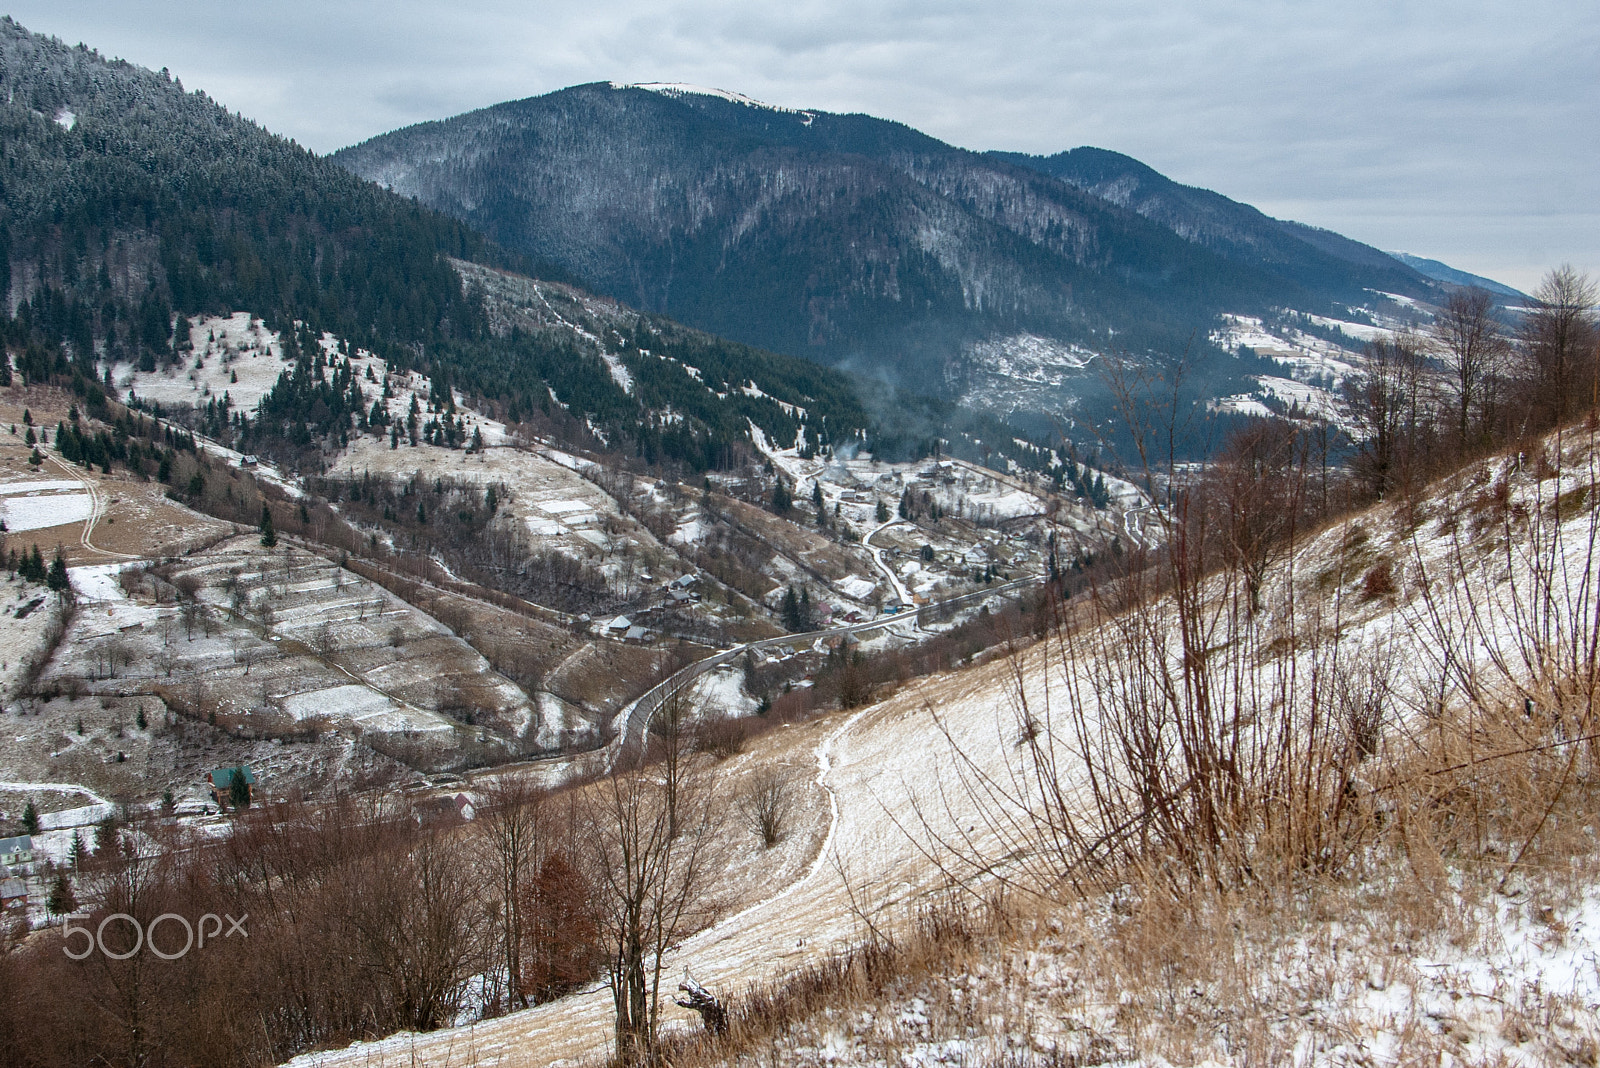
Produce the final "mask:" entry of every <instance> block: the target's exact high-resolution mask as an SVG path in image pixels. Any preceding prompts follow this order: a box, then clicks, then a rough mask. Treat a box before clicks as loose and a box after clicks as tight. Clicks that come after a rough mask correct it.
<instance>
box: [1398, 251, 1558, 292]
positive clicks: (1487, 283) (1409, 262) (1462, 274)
mask: <svg viewBox="0 0 1600 1068" xmlns="http://www.w3.org/2000/svg"><path fill="white" fill-rule="evenodd" d="M1389 255H1391V256H1393V257H1394V258H1395V259H1397V260H1399V261H1400V262H1401V263H1403V264H1405V265H1406V266H1407V267H1410V268H1411V269H1412V270H1414V271H1417V272H1418V273H1419V274H1424V275H1427V276H1428V277H1429V278H1432V279H1434V280H1435V281H1439V282H1444V283H1447V284H1448V285H1453V286H1472V287H1475V288H1478V289H1487V290H1488V291H1489V292H1491V293H1493V294H1494V295H1495V296H1497V297H1504V298H1506V299H1508V300H1512V301H1517V302H1523V301H1526V300H1528V294H1526V293H1524V292H1522V291H1521V290H1520V289H1512V288H1511V287H1510V286H1508V285H1505V284H1503V283H1500V282H1496V281H1495V280H1494V279H1493V278H1485V277H1484V276H1483V275H1481V274H1472V273H1470V272H1468V271H1458V270H1456V269H1455V268H1454V267H1451V266H1450V265H1449V264H1446V263H1440V262H1439V261H1438V260H1430V259H1428V258H1426V257H1425V256H1413V255H1412V254H1411V253H1409V252H1391V253H1389Z"/></svg>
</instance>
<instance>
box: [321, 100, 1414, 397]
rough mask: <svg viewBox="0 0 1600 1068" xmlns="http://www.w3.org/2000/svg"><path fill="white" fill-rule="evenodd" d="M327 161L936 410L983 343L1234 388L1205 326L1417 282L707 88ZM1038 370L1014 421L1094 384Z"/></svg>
mask: <svg viewBox="0 0 1600 1068" xmlns="http://www.w3.org/2000/svg"><path fill="white" fill-rule="evenodd" d="M1066 155H1068V156H1071V154H1070V153H1069V154H1066ZM1106 155H1107V156H1111V155H1112V154H1106ZM331 158H332V159H334V160H335V161H336V162H338V163H339V164H340V165H342V166H345V167H347V168H349V169H350V170H352V171H353V172H355V173H357V174H359V175H362V176H363V177H368V178H371V179H373V180H375V181H378V182H380V183H381V184H384V185H386V186H388V187H389V188H392V189H394V190H395V191H397V192H400V193H401V194H403V195H408V196H414V197H416V198H417V199H418V200H419V201H421V202H423V203H426V204H429V205H430V206H433V207H436V208H438V209H439V210H441V211H444V212H446V213H448V214H451V215H453V216H455V217H456V218H458V219H461V220H463V221H465V222H467V223H468V224H469V225H471V226H473V227H475V228H477V229H478V230H480V231H481V232H483V233H485V234H487V235H489V236H490V237H491V238H492V239H494V240H496V241H497V242H499V243H501V244H502V245H505V246H506V247H508V248H512V249H515V250H517V251H518V252H520V253H522V254H523V255H525V256H526V257H528V259H529V260H531V261H533V262H535V263H539V264H554V265H555V266H556V267H558V268H559V269H561V270H564V271H566V272H567V273H568V274H569V275H571V276H572V277H576V278H580V279H583V280H585V282H586V283H587V285H588V286H589V287H590V288H592V289H594V290H596V291H598V292H600V293H604V294H606V295H608V296H611V297H613V298H616V299H620V300H623V301H626V302H627V303H629V304H632V305H634V306H637V307H640V308H642V309H643V310H646V311H649V312H653V313H659V314H665V315H669V316H671V317H673V318H675V319H678V320H679V321H682V322H685V323H687V324H689V325H692V326H696V327H699V328H701V329H706V330H710V331H712V332H714V333H717V334H720V335H722V336H726V337H730V338H733V339H735V340H738V341H741V342H744V343H747V344H753V345H757V346H759V347H762V348H766V349H770V350H772V351H777V352H785V353H789V354H791V355H802V356H806V357H809V358H812V359H815V360H818V361H820V362H823V363H832V364H844V365H847V366H850V367H852V368H853V369H856V370H858V371H861V372H863V373H866V374H869V375H874V376H879V377H884V378H887V379H889V380H890V381H894V382H899V383H906V382H916V383H919V384H922V385H924V386H926V385H927V384H929V383H934V384H937V387H938V388H939V390H940V391H941V392H942V393H943V394H944V395H945V396H947V397H952V398H966V397H968V396H969V395H974V389H975V387H974V386H973V385H972V383H974V382H976V381H978V380H979V379H981V378H983V376H984V375H985V374H987V372H988V371H989V369H990V368H991V367H992V361H991V360H990V359H989V358H988V357H987V356H985V355H984V354H985V353H986V352H988V351H991V350H993V348H994V346H996V345H999V346H1001V347H1002V348H1003V347H1005V346H1006V345H1007V344H1012V343H1014V342H1015V341H1016V339H1021V338H1028V337H1036V338H1041V339H1044V341H1045V342H1046V343H1047V347H1051V348H1052V349H1053V350H1059V351H1061V352H1067V351H1069V350H1070V351H1085V352H1093V353H1101V354H1106V353H1113V352H1114V353H1118V354H1126V355H1130V356H1133V357H1136V358H1140V359H1157V360H1162V359H1172V358H1177V357H1179V356H1180V355H1183V354H1185V353H1187V354H1188V355H1189V357H1190V358H1191V360H1193V361H1194V362H1195V363H1197V364H1199V365H1203V375H1204V377H1206V378H1207V379H1208V380H1213V381H1214V383H1215V388H1216V391H1217V392H1218V393H1219V394H1220V393H1227V392H1237V391H1239V390H1240V389H1243V388H1246V387H1245V384H1244V383H1243V380H1242V379H1241V378H1240V375H1241V374H1244V373H1245V372H1246V371H1247V370H1248V368H1245V367H1244V366H1243V365H1242V364H1239V363H1238V362H1236V361H1235V360H1234V359H1233V358H1232V357H1231V356H1230V355H1229V354H1227V353H1225V352H1223V351H1221V350H1218V349H1214V348H1213V347H1212V346H1211V345H1210V342H1209V340H1208V339H1209V337H1210V335H1211V333H1212V331H1213V328H1214V326H1215V324H1216V322H1217V321H1218V319H1219V316H1221V315H1222V314H1224V313H1232V314H1251V315H1256V316H1261V315H1264V314H1270V313H1271V312H1272V311H1273V310H1275V309H1284V308H1296V309H1299V310H1302V311H1309V312H1312V313H1315V314H1323V315H1333V316H1335V317H1343V316H1344V314H1345V312H1346V308H1347V307H1348V306H1349V305H1350V304H1351V303H1352V302H1358V301H1361V300H1365V299H1371V294H1370V293H1369V291H1371V290H1382V291H1385V292H1398V293H1402V294H1404V295H1408V296H1413V297H1420V298H1427V297H1430V296H1432V295H1433V294H1434V293H1435V291H1436V285H1435V283H1433V282H1431V281H1430V280H1428V279H1426V278H1424V277H1423V276H1422V275H1421V274H1418V273H1416V272H1415V271H1412V270H1411V269H1410V268H1408V267H1406V266H1404V265H1403V264H1400V263H1399V262H1398V261H1396V260H1394V259H1392V258H1391V257H1388V256H1387V255H1386V254H1384V253H1382V252H1380V251H1378V250H1376V249H1370V248H1368V247H1367V246H1364V245H1359V244H1358V243H1355V242H1351V241H1349V240H1348V239H1345V238H1342V237H1339V236H1338V235H1334V234H1331V233H1325V232H1321V231H1314V230H1311V229H1310V228H1297V227H1296V226H1295V224H1284V223H1278V222H1277V221H1275V220H1267V219H1266V217H1265V216H1263V215H1261V214H1260V213H1259V212H1256V211H1255V209H1253V208H1248V207H1247V206H1244V205H1237V204H1235V203H1234V202H1232V201H1227V200H1226V198H1222V197H1219V196H1217V195H1216V194H1208V195H1209V196H1210V197H1212V198H1214V200H1215V201H1216V203H1214V204H1211V205H1210V209H1211V210H1212V213H1213V214H1219V213H1221V214H1223V215H1226V212H1222V210H1221V208H1222V207H1226V208H1227V210H1228V211H1231V212H1232V213H1233V214H1234V215H1235V216H1248V217H1250V218H1251V219H1253V220H1254V221H1253V222H1252V226H1251V227H1249V228H1246V230H1245V231H1244V236H1245V237H1247V238H1248V240H1232V241H1209V242H1208V241H1205V240H1195V239H1194V238H1195V234H1194V233H1190V232H1186V231H1185V230H1184V228H1183V227H1182V226H1177V227H1175V226H1174V225H1172V222H1171V220H1170V219H1166V218H1163V217H1161V216H1160V215H1159V213H1152V212H1148V211H1145V212H1141V211H1140V210H1139V206H1140V205H1139V203H1137V202H1121V203H1119V202H1118V200H1117V199H1115V198H1114V197H1108V196H1105V195H1102V193H1103V192H1105V190H1103V189H1101V190H1099V191H1097V190H1096V189H1095V188H1093V183H1089V182H1081V184H1080V183H1079V182H1075V181H1069V180H1067V178H1064V177H1062V176H1061V175H1060V174H1056V173H1052V168H1054V169H1055V170H1060V167H1058V166H1056V164H1053V163H1051V160H1057V159H1058V157H1049V158H1041V157H1026V156H1021V155H1017V154H996V153H980V152H973V151H969V150H967V149H962V148H958V147H955V146H952V145H948V144H946V143H944V142H942V141H939V140H938V139H936V138H933V137H930V136H929V135H927V134H924V133H922V132H920V131H917V130H915V129H913V128H911V127H909V126H907V125H905V124H903V123H898V122H894V121H892V120H886V119H879V118H874V117H872V116H868V115H860V114H835V113H831V112H827V111H822V110H810V109H797V108H787V107H779V106H774V105H765V104H762V103H761V102H759V101H752V100H750V98H747V97H744V96H742V95H741V94H738V93H730V92H727V91H725V90H709V91H708V90H702V89H701V88H700V87H689V86H680V85H674V84H666V83H660V84H656V83H652V85H650V86H647V87H640V86H631V85H622V86H619V85H617V84H614V83H610V82H596V83H589V84H586V85H580V86H573V87H570V88H567V89H563V90H558V91H556V92H553V93H549V94H545V95H543V96H537V97H529V98H525V99H523V100H516V101H508V102H505V103H502V104H497V105H493V106H491V107H487V108H483V109H479V110H477V111H473V112H468V113H466V114H464V115H459V116H455V117H453V118H450V119H444V120H439V121H435V122H429V123H420V124H416V125H414V126H410V127H406V128H404V129H402V130H398V131H394V132H392V133H390V134H385V135H381V136H379V137H376V138H372V139H369V140H368V141H364V142H362V143H361V144H359V145H354V146H351V147H349V148H346V149H341V150H340V151H339V152H336V153H334V154H333V156H332V157H331ZM1074 158H1081V157H1074ZM1115 158H1116V159H1119V160H1126V161H1127V162H1128V163H1130V164H1131V163H1134V162H1136V161H1131V160H1127V157H1115ZM1140 166H1142V165H1140ZM1146 170H1147V171H1148V168H1146ZM1148 173H1149V175H1154V174H1155V172H1153V171H1149V172H1148ZM1067 177H1071V175H1070V174H1069V175H1068V176H1067ZM1156 177H1157V178H1159V176H1156ZM1146 181H1147V183H1150V184H1156V183H1154V179H1146ZM1160 183H1165V186H1163V190H1164V191H1165V192H1168V193H1169V194H1170V190H1171V189H1181V188H1182V187H1178V186H1176V183H1170V182H1169V181H1168V180H1167V179H1164V178H1161V179H1160ZM1085 186H1089V187H1088V188H1085ZM1168 187H1170V189H1169V188H1168ZM1124 199H1126V198H1124ZM1169 199H1170V196H1169ZM1190 200H1193V198H1192V197H1191V198H1190ZM1219 205H1221V207H1219ZM1152 216H1154V217H1152ZM1234 228H1235V229H1238V226H1235V227H1234ZM1191 229H1193V228H1191ZM1213 229H1216V227H1213ZM1058 363H1059V366H1054V365H1053V366H1052V369H1050V370H1049V372H1048V375H1049V376H1050V377H1051V378H1052V379H1053V380H1054V379H1060V381H1056V382H1055V383H1054V384H1053V385H1052V386H1051V388H1050V390H1049V391H1047V392H1048V394H1049V395H1048V396H1046V395H1044V394H1043V393H1041V394H1040V395H1039V396H1038V397H1037V398H1035V399H1033V400H1030V401H1029V402H1028V403H1029V405H1030V406H1031V407H1032V408H1034V409H1036V410H1037V411H1038V412H1039V413H1040V414H1043V415H1045V416H1046V417H1047V418H1055V417H1059V416H1061V415H1064V414H1067V413H1069V412H1070V411H1071V410H1072V409H1073V408H1074V407H1075V406H1080V405H1081V404H1083V403H1088V404H1089V405H1090V406H1091V407H1093V406H1094V404H1095V403H1097V402H1096V401H1095V400H1094V397H1095V394H1096V390H1097V389H1098V388H1099V387H1098V385H1097V383H1096V382H1095V381H1094V378H1095V373H1094V372H1093V371H1086V370H1085V366H1084V364H1083V361H1081V360H1069V359H1066V358H1063V360H1061V361H1058ZM1069 380H1070V381H1069ZM982 399H983V398H982V397H978V398H977V400H978V402H980V403H981V402H982Z"/></svg>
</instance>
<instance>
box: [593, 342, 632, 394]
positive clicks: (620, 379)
mask: <svg viewBox="0 0 1600 1068" xmlns="http://www.w3.org/2000/svg"><path fill="white" fill-rule="evenodd" d="M600 358H601V359H602V360H604V361H605V362H606V370H608V371H610V372H611V380H612V381H613V382H615V383H616V384H617V385H619V386H621V387H622V392H624V393H627V394H629V395H630V396H631V395H632V394H633V375H631V374H629V373H628V368H627V367H626V366H625V365H624V364H623V362H622V360H621V359H619V358H618V357H617V356H616V355H615V354H613V353H610V352H602V353H601V354H600Z"/></svg>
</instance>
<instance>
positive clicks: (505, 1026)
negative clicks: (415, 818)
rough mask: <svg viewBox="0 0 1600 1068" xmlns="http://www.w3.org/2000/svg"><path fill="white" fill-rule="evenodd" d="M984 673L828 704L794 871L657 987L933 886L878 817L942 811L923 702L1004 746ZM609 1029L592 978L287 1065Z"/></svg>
mask: <svg viewBox="0 0 1600 1068" xmlns="http://www.w3.org/2000/svg"><path fill="white" fill-rule="evenodd" d="M993 674H994V672H993V671H992V670H991V669H987V668H986V669H979V670H975V671H969V672H967V673H965V674H964V675H961V676H949V677H937V678H933V679H929V680H925V681H924V682H923V683H921V684H920V685H916V686H912V687H908V688H907V689H906V690H904V691H902V692H901V693H900V694H898V695H896V696H895V697H894V698H892V699H890V700H889V701H887V702H885V703H884V704H881V705H876V706H873V707H872V708H869V709H866V710H863V711H860V712H855V713H835V714H834V715H835V717H836V719H837V726H833V727H832V728H831V729H830V730H829V732H828V733H827V734H826V735H825V737H824V740H823V741H822V742H821V743H820V744H819V745H817V746H816V747H815V749H814V751H813V753H812V761H813V767H814V768H815V769H816V770H815V774H816V777H817V781H818V783H819V784H820V785H821V786H822V787H823V788H824V789H825V790H827V791H828V794H829V801H830V805H831V823H830V827H829V831H828V835H827V838H826V840H825V842H824V844H823V847H822V848H821V850H820V851H819V852H818V855H817V856H816V858H815V859H814V860H813V861H812V863H811V864H810V866H809V867H808V868H807V869H806V871H805V873H804V874H803V875H802V876H801V877H800V878H799V879H798V880H796V881H794V882H792V883H790V884H789V885H788V886H786V887H783V888H781V889H780V890H778V891H777V892H776V893H775V894H774V895H772V896H771V897H768V898H766V899H765V900H763V901H761V902H759V903H757V904H755V905H752V906H750V907H748V908H746V909H744V910H743V911H741V912H738V913H736V914H734V915H732V916H729V917H727V918H725V919H723V920H722V921H720V922H719V923H717V924H715V925H714V926H712V927H710V928H708V929H706V930H705V931H702V932H700V933H699V934H697V935H695V936H694V937H692V938H690V939H689V940H688V941H687V942H685V943H684V944H683V946H681V947H680V948H679V949H678V950H677V951H676V952H674V953H673V954H672V955H671V957H670V958H669V959H668V962H667V968H666V972H665V975H666V977H668V978H669V979H670V982H668V978H664V980H663V982H664V985H668V986H670V987H676V985H677V982H678V980H679V979H680V978H681V977H682V975H683V972H684V970H685V969H686V968H687V969H688V970H689V971H690V972H691V973H692V974H693V975H694V977H695V978H696V979H697V980H699V981H700V982H701V983H703V984H705V985H706V986H708V987H710V988H711V989H712V990H714V991H719V992H723V993H729V994H737V993H738V992H740V991H742V990H743V989H745V988H746V987H747V986H748V984H750V983H753V982H760V981H763V980H771V979H775V978H778V977H780V976H783V975H786V974H790V973H792V972H794V971H795V970H797V969H799V968H800V967H802V966H803V965H805V964H807V963H809V962H811V961H813V960H815V959H817V958H818V957H820V956H824V955H826V954H828V953H830V952H833V951H835V950H839V949H842V948H844V947H845V946H847V945H849V944H851V943H853V942H856V941H859V940H860V938H861V937H862V935H863V934H864V928H863V925H862V922H861V920H860V919H858V917H857V916H856V915H855V913H854V911H853V907H854V906H853V905H852V902H854V903H855V906H859V907H864V908H865V909H866V910H867V911H868V912H870V913H872V914H874V915H878V914H884V913H888V914H900V913H902V911H903V909H904V907H905V906H906V905H907V904H908V903H909V902H911V901H913V900H914V899H916V898H917V897H919V896H920V895H922V894H924V893H926V892H928V891H929V890H930V889H932V888H933V887H935V886H936V885H937V883H938V878H937V875H938V873H937V872H936V871H934V870H933V869H932V867H931V865H929V864H928V863H927V862H926V860H925V859H924V858H923V857H922V856H921V854H920V853H919V851H918V850H917V848H916V846H915V845H914V844H913V843H912V842H911V841H910V839H909V838H908V837H907V834H906V831H905V830H903V829H902V827H901V826H900V825H899V824H898V823H897V822H896V820H895V818H894V817H893V816H891V815H890V813H893V812H900V813H905V812H908V811H909V810H910V806H909V804H908V800H909V795H911V794H914V795H915V796H916V797H917V799H918V800H919V801H920V802H921V803H922V804H923V805H924V806H926V805H928V804H929V802H930V800H932V801H933V802H934V807H935V809H936V810H938V811H937V816H938V818H939V819H940V822H945V821H946V819H947V818H948V814H947V813H945V812H943V811H942V808H941V806H940V805H939V803H938V798H939V785H938V784H939V781H940V778H941V777H942V778H943V779H944V781H945V782H946V783H947V784H948V783H950V782H951V781H953V776H951V775H950V773H949V767H948V761H947V760H946V759H944V757H943V754H945V753H946V751H947V748H948V747H947V745H946V743H945V741H944V739H943V737H942V735H941V734H940V732H939V729H938V727H937V726H936V724H935V723H934V718H933V715H932V714H931V713H930V712H929V711H927V706H928V704H929V702H932V703H934V704H936V705H937V706H938V707H940V708H941V709H959V708H962V707H966V708H968V709H970V710H972V712H973V714H972V715H968V716H965V717H962V718H963V719H964V720H965V721H967V722H966V723H965V728H964V732H963V733H964V737H965V741H964V744H967V743H970V744H972V745H974V746H976V747H984V746H987V747H989V748H990V751H992V752H998V751H1001V750H1003V749H1004V742H1003V739H1002V738H1001V736H1000V735H999V734H997V733H996V727H997V726H998V724H997V722H996V720H995V718H994V716H993V715H992V714H991V713H990V711H989V708H990V707H991V706H992V704H993V690H992V686H993V684H994V680H993V679H991V676H992V675H993ZM986 689H987V690H988V692H987V693H985V692H984V691H985V690H986ZM997 742H998V743H1000V744H999V745H998V746H997V744H996V743H997ZM795 756H796V757H797V758H798V757H799V756H800V754H798V753H797V754H795ZM941 773H942V776H941ZM846 880H848V885H847V883H846ZM663 993H666V991H664V992H663ZM663 1016H664V1018H665V1019H667V1021H668V1026H671V1027H698V1026H699V1017H698V1016H695V1015H694V1014H693V1013H691V1012H688V1011H687V1010H681V1009H677V1008H675V1007H673V1006H671V1005H666V1006H664V1011H663ZM611 1028H612V1004H611V995H610V992H609V991H608V990H607V988H606V987H605V986H604V985H598V986H596V987H594V988H592V989H591V990H589V991H586V992H584V993H581V994H576V995H573V996H572V997H568V998H565V999H563V1000H561V1001H559V1002H555V1003H552V1004H550V1005H544V1006H540V1007H539V1008H536V1009H530V1010H528V1011H526V1012H520V1013H515V1014H512V1015H510V1016H507V1017H503V1018H501V1019H498V1020H491V1021H487V1022H484V1023H479V1024H476V1025H474V1026H473V1027H470V1028H457V1029H453V1030H449V1031H438V1032H434V1033H432V1034H428V1035H397V1036H394V1037H391V1038H388V1039H384V1040H382V1041H380V1042H372V1043H363V1044H358V1045H354V1046H351V1047H350V1048H348V1049H345V1050H339V1051H334V1052H329V1053H322V1054H316V1055H309V1056H305V1057H302V1058H298V1059H297V1060H296V1061H294V1062H293V1064H294V1065H295V1066H296V1068H308V1066H311V1065H317V1066H323V1065H328V1066H332V1065H360V1066H374V1068H375V1066H380V1065H388V1066H396V1068H398V1066H400V1065H407V1066H411V1065H426V1066H430V1068H443V1066H447V1065H448V1066H458V1065H469V1064H470V1065H474V1066H481V1068H488V1066H491V1065H494V1066H504V1068H523V1066H528V1068H531V1066H544V1065H559V1064H574V1063H576V1062H579V1061H584V1060H590V1059H596V1060H597V1059H599V1058H600V1057H602V1056H604V1055H605V1053H606V1051H607V1049H608V1046H609V1042H610V1040H611Z"/></svg>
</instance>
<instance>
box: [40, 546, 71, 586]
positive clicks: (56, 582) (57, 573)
mask: <svg viewBox="0 0 1600 1068" xmlns="http://www.w3.org/2000/svg"><path fill="white" fill-rule="evenodd" d="M44 584H45V585H46V586H48V587H49V588H50V590H51V591H53V592H55V593H59V594H61V595H62V596H63V597H65V596H67V595H68V594H69V593H70V592H71V590H72V583H71V582H70V581H68V579H67V562H66V560H64V559H62V557H61V549H60V547H59V546H58V547H57V548H56V558H55V559H54V560H52V561H50V570H49V572H48V573H47V574H46V575H45V578H44Z"/></svg>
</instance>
